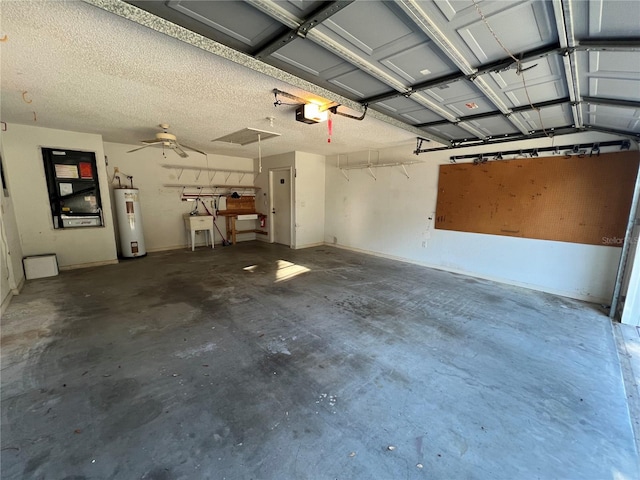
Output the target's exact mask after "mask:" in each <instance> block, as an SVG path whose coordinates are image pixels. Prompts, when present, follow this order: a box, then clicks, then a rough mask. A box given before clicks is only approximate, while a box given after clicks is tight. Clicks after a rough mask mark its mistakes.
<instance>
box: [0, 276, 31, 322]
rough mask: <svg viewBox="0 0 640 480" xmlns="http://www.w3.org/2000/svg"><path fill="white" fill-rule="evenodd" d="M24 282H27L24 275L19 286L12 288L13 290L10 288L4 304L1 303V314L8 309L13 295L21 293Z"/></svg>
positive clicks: (3, 301)
mask: <svg viewBox="0 0 640 480" xmlns="http://www.w3.org/2000/svg"><path fill="white" fill-rule="evenodd" d="M24 282H25V278H24V277H22V279H21V280H20V281H19V282H18V286H17V287H16V288H12V289H11V290H9V293H8V294H7V296H6V297H4V298H3V299H2V304H1V305H0V314H2V313H4V311H5V310H6V309H7V307H8V306H9V304H10V303H11V300H12V299H13V297H15V296H16V295H20V292H21V291H22V288H23V287H24Z"/></svg>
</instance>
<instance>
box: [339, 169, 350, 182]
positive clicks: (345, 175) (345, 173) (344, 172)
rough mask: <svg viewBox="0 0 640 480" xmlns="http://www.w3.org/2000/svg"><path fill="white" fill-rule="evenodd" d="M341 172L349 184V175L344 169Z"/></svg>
mask: <svg viewBox="0 0 640 480" xmlns="http://www.w3.org/2000/svg"><path fill="white" fill-rule="evenodd" d="M340 171H341V172H342V176H343V177H344V178H346V179H347V182H348V181H349V175H347V172H346V171H345V170H344V169H343V168H341V169H340Z"/></svg>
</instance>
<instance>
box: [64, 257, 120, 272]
mask: <svg viewBox="0 0 640 480" xmlns="http://www.w3.org/2000/svg"><path fill="white" fill-rule="evenodd" d="M117 263H118V259H117V258H116V259H114V260H105V261H103V262H89V263H76V264H75V265H65V266H64V267H59V270H60V271H65V270H77V269H79V268H91V267H102V266H104V265H115V264H117Z"/></svg>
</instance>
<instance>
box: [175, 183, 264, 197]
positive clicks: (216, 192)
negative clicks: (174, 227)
mask: <svg viewBox="0 0 640 480" xmlns="http://www.w3.org/2000/svg"><path fill="white" fill-rule="evenodd" d="M163 187H166V188H181V189H182V192H181V197H182V200H191V199H196V198H206V197H219V196H222V195H230V194H231V193H234V192H237V193H238V194H239V195H241V196H244V195H255V194H256V191H257V190H260V187H254V186H253V185H189V184H185V183H165V184H164V185H163Z"/></svg>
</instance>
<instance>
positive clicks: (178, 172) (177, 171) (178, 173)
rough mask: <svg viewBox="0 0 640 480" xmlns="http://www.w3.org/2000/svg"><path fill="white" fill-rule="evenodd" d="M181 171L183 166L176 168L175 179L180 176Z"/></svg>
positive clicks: (178, 178)
mask: <svg viewBox="0 0 640 480" xmlns="http://www.w3.org/2000/svg"><path fill="white" fill-rule="evenodd" d="M182 172H184V169H183V168H176V179H177V180H180V177H181V176H182Z"/></svg>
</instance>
